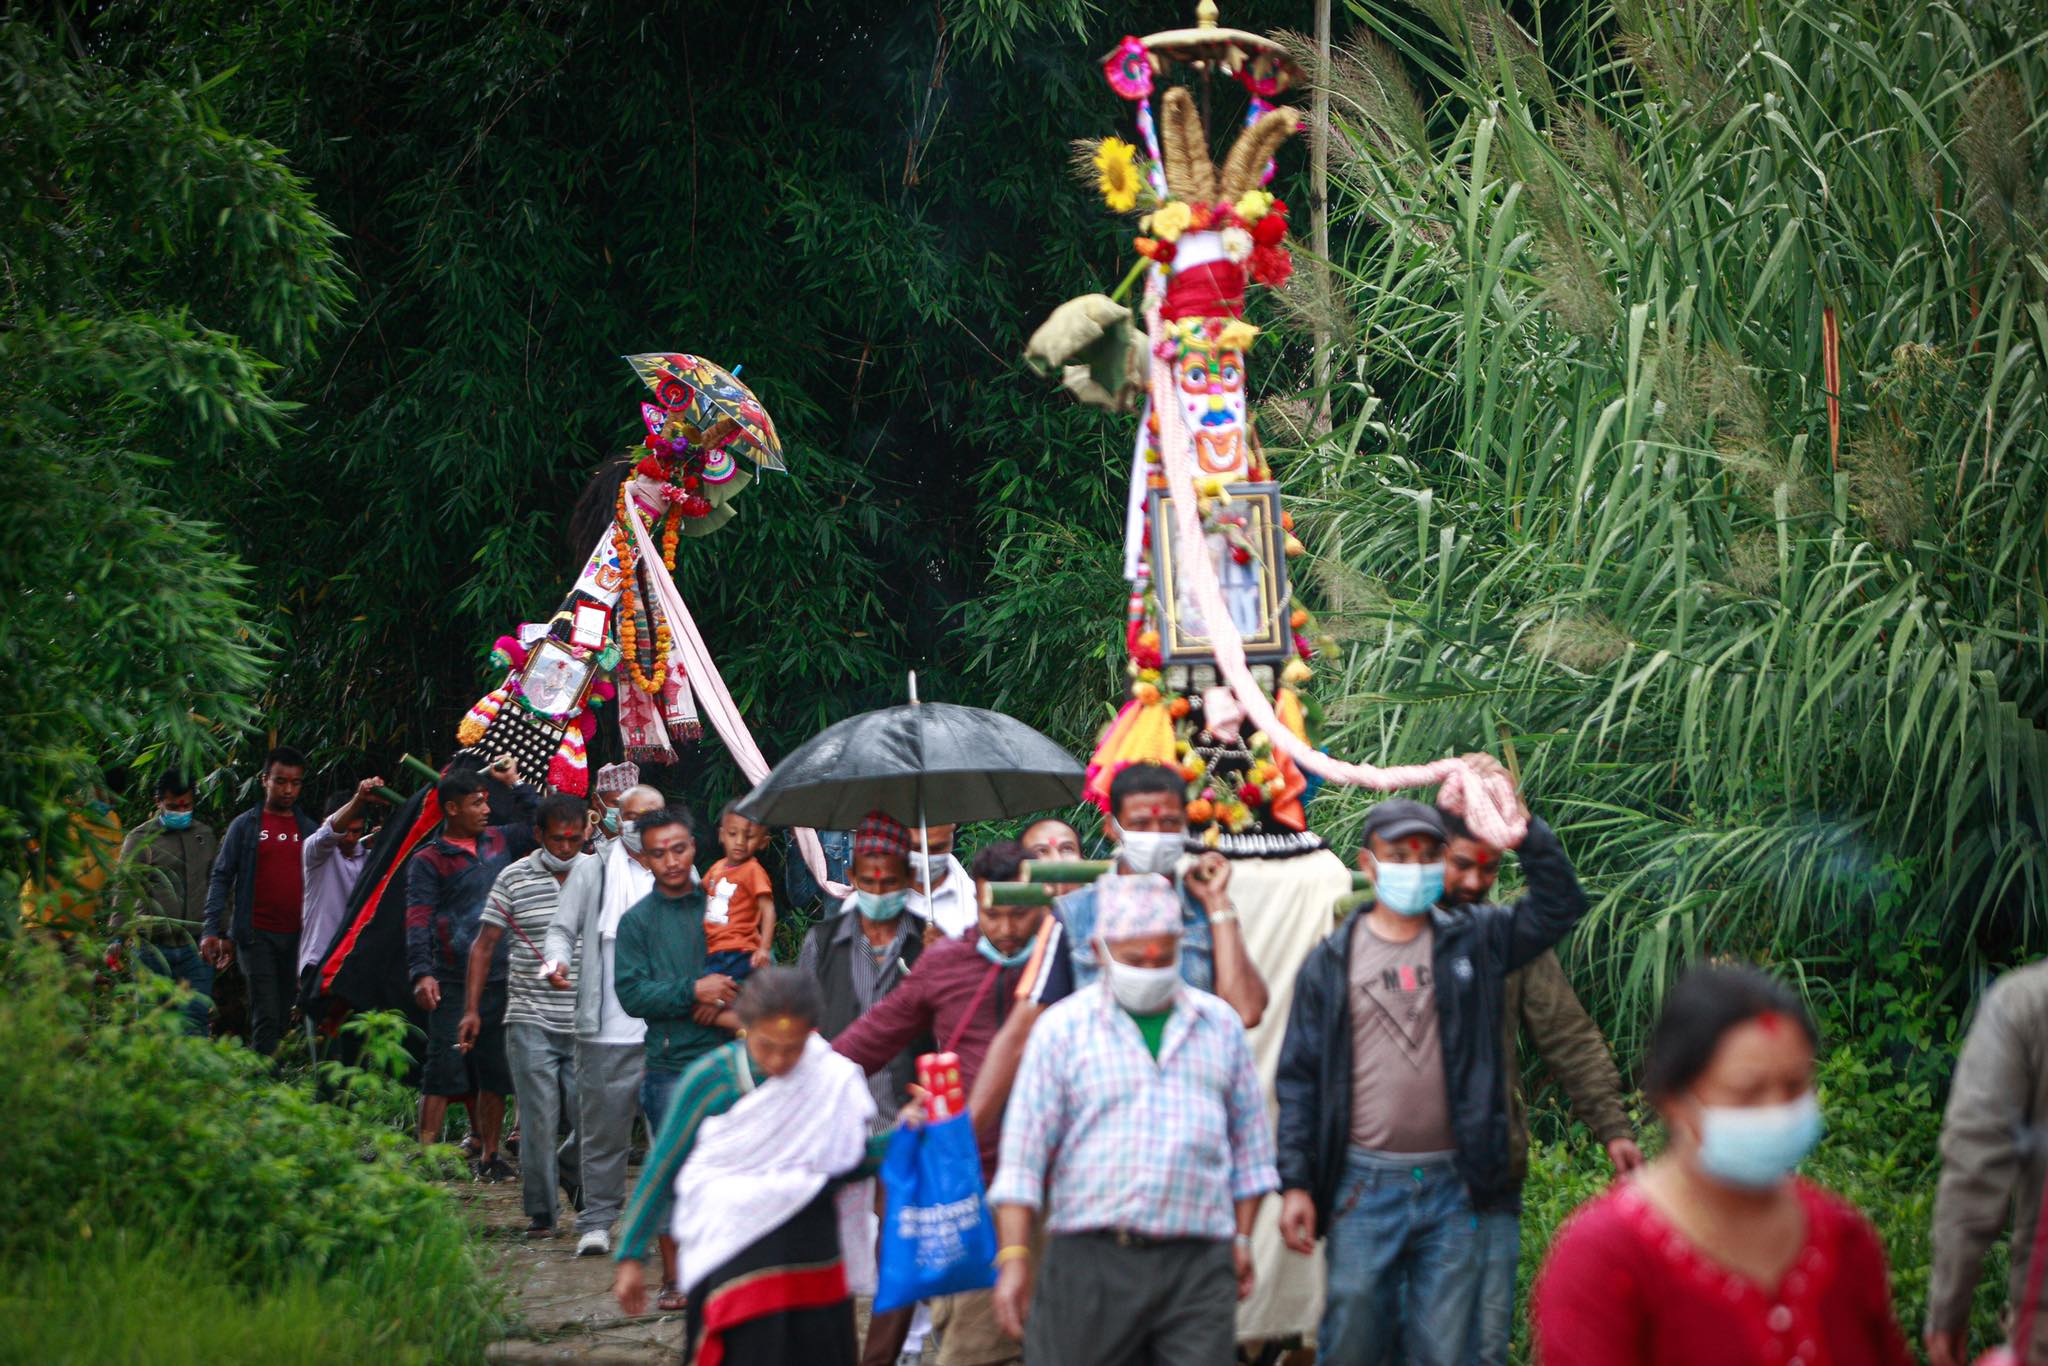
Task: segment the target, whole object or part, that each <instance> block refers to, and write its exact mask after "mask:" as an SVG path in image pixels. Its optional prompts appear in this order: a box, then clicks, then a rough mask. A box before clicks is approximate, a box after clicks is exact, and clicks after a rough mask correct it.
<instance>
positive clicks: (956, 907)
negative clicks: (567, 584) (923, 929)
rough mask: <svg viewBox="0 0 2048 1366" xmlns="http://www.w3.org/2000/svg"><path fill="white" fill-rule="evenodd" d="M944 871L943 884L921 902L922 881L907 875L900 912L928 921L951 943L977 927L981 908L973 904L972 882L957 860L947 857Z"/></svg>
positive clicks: (913, 875) (914, 875) (916, 876)
mask: <svg viewBox="0 0 2048 1366" xmlns="http://www.w3.org/2000/svg"><path fill="white" fill-rule="evenodd" d="M945 867H946V880H945V881H944V882H941V883H939V884H938V885H937V886H935V887H933V888H932V895H931V900H930V901H926V900H925V895H924V879H922V878H920V877H919V876H918V875H917V874H916V873H915V872H913V873H912V874H911V875H910V900H909V901H907V902H905V903H904V909H905V910H907V911H909V912H910V913H911V914H912V915H917V916H922V917H924V918H925V919H926V920H929V921H931V922H932V923H933V924H935V925H937V926H938V927H939V933H941V934H943V935H945V936H946V938H948V939H952V938H954V937H955V936H957V935H962V934H965V933H966V932H967V931H968V930H971V929H973V928H974V927H975V925H977V924H979V923H980V921H981V908H980V907H978V906H976V905H975V904H974V879H973V878H971V877H969V876H968V875H967V870H966V869H965V868H963V867H961V866H960V860H959V859H957V858H954V857H953V856H952V855H951V854H948V855H946V863H945ZM932 871H933V872H937V871H938V869H936V868H934V869H933V870H932Z"/></svg>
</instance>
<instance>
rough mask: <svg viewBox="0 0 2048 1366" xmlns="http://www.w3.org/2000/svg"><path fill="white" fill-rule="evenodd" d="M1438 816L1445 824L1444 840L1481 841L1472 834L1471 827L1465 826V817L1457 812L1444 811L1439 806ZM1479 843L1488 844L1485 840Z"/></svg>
mask: <svg viewBox="0 0 2048 1366" xmlns="http://www.w3.org/2000/svg"><path fill="white" fill-rule="evenodd" d="M1436 814H1437V816H1438V818H1439V819H1441V820H1442V821H1443V823H1444V838H1445V839H1447V840H1479V836H1477V835H1475V834H1473V833H1472V827H1471V826H1469V825H1467V824H1465V818H1464V817H1463V816H1461V815H1459V814H1458V813H1457V812H1455V811H1446V810H1444V809H1443V808H1442V807H1441V806H1439V807H1438V808H1437V809H1436ZM1479 842H1480V843H1481V844H1484V843H1486V841H1485V840H1479Z"/></svg>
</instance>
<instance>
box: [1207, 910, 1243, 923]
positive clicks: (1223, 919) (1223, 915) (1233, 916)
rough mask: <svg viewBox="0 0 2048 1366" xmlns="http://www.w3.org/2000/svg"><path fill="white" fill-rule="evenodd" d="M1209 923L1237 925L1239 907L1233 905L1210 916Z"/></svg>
mask: <svg viewBox="0 0 2048 1366" xmlns="http://www.w3.org/2000/svg"><path fill="white" fill-rule="evenodd" d="M1209 923H1210V924H1211V925H1235V924H1236V923H1237V907H1235V906H1232V907H1231V908H1230V909H1229V910H1227V911H1218V912H1216V913H1215V914H1214V915H1212V916H1210V917H1209Z"/></svg>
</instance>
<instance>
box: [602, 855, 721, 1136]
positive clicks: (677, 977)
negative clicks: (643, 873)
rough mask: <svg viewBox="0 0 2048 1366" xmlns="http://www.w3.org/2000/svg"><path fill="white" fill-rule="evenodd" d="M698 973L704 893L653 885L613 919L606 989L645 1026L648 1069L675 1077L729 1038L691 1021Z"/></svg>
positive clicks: (700, 969) (701, 970)
mask: <svg viewBox="0 0 2048 1366" xmlns="http://www.w3.org/2000/svg"><path fill="white" fill-rule="evenodd" d="M703 975H704V894H703V893H702V892H700V891H697V890H695V889H694V888H693V889H692V890H690V891H688V892H686V893H684V894H683V895H682V896H664V895H663V894H662V891H661V889H660V888H659V887H657V888H655V889H654V890H653V891H651V892H649V893H648V894H647V895H646V896H644V897H642V898H640V900H638V901H636V902H634V903H633V907H632V909H631V910H629V911H627V912H626V914H625V916H624V918H623V919H621V920H620V921H619V938H618V942H617V945H616V947H615V950H614V954H613V968H612V989H613V990H614V991H616V992H617V993H618V996H619V1005H620V1006H621V1007H622V1008H623V1009H624V1010H625V1012H626V1013H627V1014H628V1015H637V1016H639V1017H640V1018H641V1019H643V1020H645V1021H646V1022H647V1067H648V1070H649V1071H652V1072H678V1073H679V1072H681V1071H683V1070H684V1069H685V1068H687V1067H688V1066H689V1065H690V1064H691V1063H693V1062H695V1061H697V1059H699V1058H701V1057H703V1056H704V1055H705V1054H706V1053H709V1052H710V1051H711V1050H712V1049H714V1048H716V1047H718V1046H719V1045H720V1044H722V1043H724V1042H726V1041H727V1040H728V1039H730V1038H731V1037H732V1036H731V1035H730V1034H728V1033H726V1032H725V1031H724V1030H722V1029H719V1028H718V1027H716V1026H715V1025H700V1024H698V1023H697V1021H696V1020H695V1019H694V1018H692V1015H691V1012H692V1011H694V1010H695V1009H696V1008H697V979H698V978H699V977H702V976H703ZM650 1122H653V1117H651V1116H650Z"/></svg>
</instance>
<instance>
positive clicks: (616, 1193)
mask: <svg viewBox="0 0 2048 1366" xmlns="http://www.w3.org/2000/svg"><path fill="white" fill-rule="evenodd" d="M661 806H662V796H661V793H660V792H658V791H656V790H655V789H654V788H651V787H646V786H640V787H632V788H628V789H627V790H626V792H625V793H624V795H622V796H621V797H620V798H619V818H620V819H619V838H618V840H617V841H616V842H614V843H613V844H612V846H611V847H610V848H608V849H606V850H605V851H604V853H603V854H602V855H599V856H597V857H595V858H589V859H583V860H580V861H579V862H578V863H577V865H576V867H575V868H574V869H573V870H571V871H570V873H569V877H568V880H567V881H566V882H564V883H563V884H562V895H561V901H560V904H559V905H558V906H557V908H556V910H555V917H554V919H553V920H552V921H550V922H549V924H548V934H547V939H546V941H545V943H544V945H543V950H544V952H545V953H546V955H547V959H548V962H547V967H548V968H549V970H550V974H551V975H556V974H559V975H562V976H563V977H564V978H565V980H566V978H567V973H568V969H569V968H570V966H571V965H572V964H573V965H574V966H575V968H576V973H575V1000H576V1135H577V1138H578V1140H579V1141H578V1150H577V1156H578V1159H579V1168H580V1172H581V1175H582V1179H583V1208H582V1209H580V1210H578V1211H577V1213H576V1233H577V1241H576V1255H577V1256H579V1257H606V1256H610V1255H611V1250H612V1243H611V1227H612V1222H613V1221H614V1220H616V1219H617V1218H618V1217H619V1211H620V1210H621V1209H623V1208H624V1207H625V1204H626V1158H627V1155H628V1152H629V1150H630V1149H631V1147H632V1142H633V1116H634V1115H636V1114H638V1113H639V1112H640V1083H641V1081H642V1079H643V1076H644V1073H645V1068H646V1044H645V1040H646V1038H647V1026H646V1024H645V1023H643V1022H642V1021H641V1020H639V1019H638V1018H636V1017H635V1016H632V1015H629V1014H627V1013H626V1008H625V1007H624V1006H623V1005H621V1004H620V1003H619V992H618V982H617V972H616V969H617V966H618V936H619V922H620V921H621V920H623V919H625V915H626V911H627V910H628V909H629V908H630V907H631V906H632V905H633V903H635V902H636V901H638V900H640V898H642V897H644V896H646V895H647V894H648V893H649V892H651V891H653V890H654V874H653V873H651V872H649V871H648V870H647V864H646V860H645V859H644V858H643V857H642V852H641V848H642V846H641V841H640V833H639V830H638V828H637V825H638V822H639V821H640V819H641V818H642V817H644V816H647V815H649V814H651V813H652V812H655V811H658V810H660V809H661ZM579 953H580V954H581V957H580V958H579V957H578V954H579ZM566 989H567V988H564V987H555V988H554V990H557V991H560V990H566ZM653 1122H654V1123H656V1124H659V1123H660V1122H661V1120H660V1118H659V1117H656V1118H655V1119H654V1121H653Z"/></svg>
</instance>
